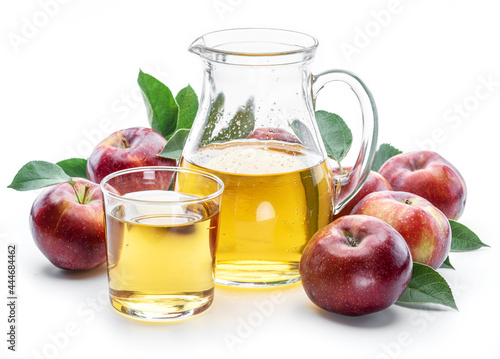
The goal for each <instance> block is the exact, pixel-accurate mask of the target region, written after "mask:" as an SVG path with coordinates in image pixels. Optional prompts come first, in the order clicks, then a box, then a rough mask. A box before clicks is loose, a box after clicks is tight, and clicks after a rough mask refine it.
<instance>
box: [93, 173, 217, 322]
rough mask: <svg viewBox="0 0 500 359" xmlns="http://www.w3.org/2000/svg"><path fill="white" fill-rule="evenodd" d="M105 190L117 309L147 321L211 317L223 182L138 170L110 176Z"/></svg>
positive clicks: (110, 272)
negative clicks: (197, 315) (205, 313)
mask: <svg viewBox="0 0 500 359" xmlns="http://www.w3.org/2000/svg"><path fill="white" fill-rule="evenodd" d="M200 182H203V184H202V185H199V183H200ZM171 183H172V188H170V184H171ZM181 186H182V187H183V188H182V191H179V188H180V187H181ZM169 188H170V189H169ZM102 189H103V195H104V200H105V203H104V205H105V217H106V220H105V223H106V239H107V241H106V242H107V243H106V244H107V266H108V279H109V290H110V298H111V303H112V306H113V307H114V308H115V309H116V310H118V311H119V312H120V313H123V314H125V315H128V316H131V317H135V318H139V319H146V320H169V319H180V318H185V317H190V316H193V315H196V314H199V313H202V312H203V311H205V310H206V309H207V308H208V307H209V306H210V305H211V303H212V300H213V294H214V268H215V250H216V247H217V242H218V223H219V212H220V194H221V192H222V189H223V184H222V182H221V181H220V180H219V179H217V178H215V177H214V176H211V175H209V174H204V173H201V172H199V171H189V170H185V169H178V168H174V167H139V168H137V169H131V170H125V171H120V172H115V173H114V174H112V175H110V176H108V177H106V178H105V179H104V180H103V182H102Z"/></svg>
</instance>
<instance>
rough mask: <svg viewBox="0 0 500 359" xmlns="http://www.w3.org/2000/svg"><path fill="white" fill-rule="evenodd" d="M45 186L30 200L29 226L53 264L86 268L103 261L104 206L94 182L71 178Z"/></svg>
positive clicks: (70, 268) (104, 246)
mask: <svg viewBox="0 0 500 359" xmlns="http://www.w3.org/2000/svg"><path fill="white" fill-rule="evenodd" d="M74 181H75V182H76V183H75V185H74V186H75V187H74V189H73V186H72V185H71V184H69V183H61V184H58V185H55V186H51V187H49V188H47V189H45V190H44V191H43V192H42V193H41V194H40V195H39V196H38V197H37V198H36V199H35V202H34V203H33V206H32V207H31V213H30V229H31V234H32V236H33V239H34V240H35V243H36V245H37V246H38V248H39V249H40V250H41V251H42V253H43V254H44V255H45V256H46V257H47V258H48V259H49V261H50V262H52V264H54V265H55V266H56V267H59V268H62V269H68V270H88V269H92V268H95V267H98V266H100V265H101V264H103V263H104V262H105V261H106V244H105V234H104V209H103V203H102V195H101V189H100V187H99V185H98V184H96V183H93V182H91V181H88V180H86V179H83V178H74Z"/></svg>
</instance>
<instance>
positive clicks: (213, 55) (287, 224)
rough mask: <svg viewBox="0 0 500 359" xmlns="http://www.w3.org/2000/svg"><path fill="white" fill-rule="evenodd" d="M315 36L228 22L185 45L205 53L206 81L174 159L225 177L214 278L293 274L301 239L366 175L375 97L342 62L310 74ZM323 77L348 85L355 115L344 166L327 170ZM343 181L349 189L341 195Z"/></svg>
mask: <svg viewBox="0 0 500 359" xmlns="http://www.w3.org/2000/svg"><path fill="white" fill-rule="evenodd" d="M317 46H318V42H317V40H316V39H315V38H313V37H311V36H308V35H305V34H302V33H298V32H294V31H287V30H277V29H233V30H223V31H217V32H212V33H209V34H207V35H204V36H202V37H200V38H198V39H197V40H195V41H194V42H193V43H192V44H191V46H190V48H189V50H190V51H191V52H193V53H195V54H197V55H199V56H200V57H201V59H202V61H203V67H204V81H203V89H202V93H201V96H200V107H199V110H198V113H197V115H196V119H195V122H194V124H193V127H192V129H191V132H190V134H189V137H188V140H187V142H186V145H185V147H184V150H183V153H182V158H181V166H183V167H187V168H194V169H201V170H204V171H208V172H211V173H213V174H215V175H216V176H218V177H220V178H221V179H222V180H223V181H224V185H225V191H224V194H223V198H222V210H221V216H220V236H219V245H218V250H217V265H216V282H218V283H220V284H226V285H235V286H250V287H254V286H272V285H284V284H289V283H293V282H296V281H298V280H299V279H300V277H299V261H300V256H301V253H302V251H303V249H304V247H305V246H306V244H307V242H308V241H309V239H310V238H311V237H312V236H313V235H314V233H316V231H317V230H318V229H320V228H322V227H324V226H326V225H327V224H328V223H330V221H331V219H332V215H333V213H334V212H337V211H339V210H340V209H341V208H342V207H343V206H344V205H345V203H346V202H347V201H348V200H349V199H350V198H352V196H353V195H354V194H355V192H356V191H357V190H358V189H359V188H360V187H361V185H362V184H363V182H364V180H365V178H366V176H367V175H368V172H369V169H370V167H371V163H372V160H373V155H374V150H375V143H376V135H377V115H376V109H375V105H374V102H373V99H372V97H371V94H370V92H369V91H368V90H367V89H366V87H365V86H364V85H363V83H362V82H361V81H360V80H359V79H357V78H356V77H355V76H353V75H351V74H349V73H347V72H345V71H340V70H332V71H327V72H324V73H322V74H320V75H316V76H314V75H313V74H312V73H311V70H310V65H311V62H312V60H313V58H314V54H315V51H316V48H317ZM331 81H343V82H346V83H347V84H348V85H349V86H350V87H351V88H352V90H353V91H354V92H355V94H356V96H357V97H358V99H359V102H360V105H361V109H362V115H363V116H362V119H363V130H362V134H361V136H362V138H361V146H360V152H359V155H358V157H357V160H356V163H355V164H354V166H353V169H352V171H351V172H350V173H349V174H348V175H343V176H334V175H332V171H331V169H330V166H329V160H328V157H327V155H326V152H325V148H324V145H323V141H322V139H321V136H320V133H319V131H318V127H317V124H316V121H315V117H314V103H315V99H316V97H317V95H318V93H319V91H320V90H321V88H323V87H324V86H325V85H326V84H327V83H328V82H331ZM354 179H355V180H354ZM353 181H355V182H356V183H354V184H353V183H352V182H353ZM347 183H349V186H348V188H349V190H351V191H352V193H351V194H350V195H349V196H347V198H346V199H345V200H343V201H342V202H339V201H338V195H339V193H340V189H341V188H342V185H343V184H347ZM346 188H347V186H346Z"/></svg>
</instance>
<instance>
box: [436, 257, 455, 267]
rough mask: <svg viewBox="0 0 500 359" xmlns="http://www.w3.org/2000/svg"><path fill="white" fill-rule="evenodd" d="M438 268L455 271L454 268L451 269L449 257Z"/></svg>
mask: <svg viewBox="0 0 500 359" xmlns="http://www.w3.org/2000/svg"><path fill="white" fill-rule="evenodd" d="M439 268H446V269H455V267H453V265H452V264H451V262H450V256H448V257H446V259H445V260H444V262H443V264H441V267H439Z"/></svg>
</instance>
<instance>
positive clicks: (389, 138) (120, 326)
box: [0, 0, 500, 359]
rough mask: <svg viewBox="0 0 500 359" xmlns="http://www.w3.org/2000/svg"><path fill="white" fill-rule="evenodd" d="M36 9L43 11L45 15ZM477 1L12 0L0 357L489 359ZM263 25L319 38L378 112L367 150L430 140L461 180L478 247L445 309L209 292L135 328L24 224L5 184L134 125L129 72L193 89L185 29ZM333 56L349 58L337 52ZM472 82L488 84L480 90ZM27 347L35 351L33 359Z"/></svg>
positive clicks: (491, 40) (487, 164)
mask: <svg viewBox="0 0 500 359" xmlns="http://www.w3.org/2000/svg"><path fill="white" fill-rule="evenodd" d="M44 4H45V5H44ZM492 4H494V2H493V1H481V0H478V1H457V0H453V1H452V0H446V1H439V2H436V1H430V0H427V1H409V0H401V1H397V0H396V1H390V0H384V1H381V0H376V1H373V0H372V1H366V0H365V1H355V2H354V1H353V2H348V1H315V0H310V1H307V2H306V1H290V0H287V1H285V0H279V1H264V0H254V1H249V0H196V1H175V2H174V1H169V2H167V1H162V0H156V1H155V0H141V1H130V0H128V1H127V0H108V1H96V0H87V1H79V2H68V1H62V0H60V1H55V0H52V1H49V0H39V1H35V0H26V1H16V2H12V1H9V2H7V1H3V2H2V3H1V5H0V24H1V25H0V26H1V30H0V35H1V37H0V51H1V55H0V61H1V64H2V66H1V68H0V73H1V81H0V97H1V102H0V119H1V124H2V132H1V133H2V140H1V141H0V146H1V149H0V153H1V154H2V163H3V167H2V170H1V178H0V192H1V198H2V206H1V207H0V212H1V214H0V218H1V220H0V221H1V222H0V223H1V224H0V256H1V257H0V265H1V267H0V343H1V344H0V357H1V358H40V357H43V358H72V359H80V358H89V357H95V358H103V357H110V358H134V357H136V356H141V357H148V358H159V357H162V358H166V357H173V356H183V357H184V356H186V357H194V356H195V355H197V356H200V357H204V358H212V357H214V358H215V357H220V358H224V357H245V358H250V357H256V356H261V357H262V356H265V357H271V356H273V357H285V356H288V357H292V358H298V357H308V358H313V357H315V356H316V357H317V356H320V355H321V356H323V355H327V356H328V357H337V358H346V357H350V358H379V359H381V358H420V357H429V358H438V357H443V356H446V357H448V358H465V357H477V358H498V357H500V344H499V340H498V331H497V330H496V328H497V327H496V325H497V323H498V321H499V320H500V310H499V305H498V298H499V295H500V291H499V289H498V288H499V286H498V277H499V266H498V262H499V259H500V257H499V244H498V234H496V233H497V227H498V203H499V201H500V198H499V196H498V189H497V182H498V178H499V175H500V173H499V170H498V160H499V158H498V157H499V154H500V151H499V150H498V125H496V126H495V122H498V120H499V113H500V46H499V42H498V35H499V34H500V22H499V21H498V9H497V8H495V7H493V5H492ZM248 26H250V27H254V26H262V27H277V28H286V29H292V30H298V31H303V32H306V33H308V34H311V35H313V36H315V37H317V38H318V40H319V41H320V47H319V49H318V52H317V56H316V60H315V62H314V64H313V70H314V72H316V73H317V72H320V71H323V70H326V69H328V68H343V69H348V70H351V71H353V72H355V73H356V74H358V75H359V76H360V77H361V78H362V79H363V80H364V81H365V82H366V83H367V84H368V86H369V87H370V89H371V90H372V92H373V94H374V96H375V99H376V102H377V105H378V110H379V115H380V136H379V143H383V142H390V143H392V144H393V145H394V146H396V147H398V148H400V149H402V150H404V151H413V150H419V149H423V148H432V149H434V150H436V151H437V152H439V153H440V154H441V155H442V156H444V157H445V158H446V159H448V160H449V161H450V162H452V163H453V164H454V165H455V166H456V167H458V168H459V170H460V171H461V173H462V174H463V176H464V177H465V179H466V182H467V184H468V195H469V196H468V203H467V207H466V210H465V214H464V215H463V217H462V218H461V222H462V223H464V224H466V225H467V226H469V227H470V228H472V229H473V230H474V231H475V232H476V233H477V234H478V235H479V236H480V238H481V239H482V240H483V241H484V242H486V243H489V244H491V245H492V248H489V249H481V250H478V251H475V252H469V253H452V254H451V261H452V263H453V264H454V266H455V268H456V270H455V271H453V270H440V272H441V274H442V275H443V276H444V277H445V278H446V279H447V280H448V282H449V283H450V285H451V287H452V289H453V292H454V294H455V298H456V302H457V304H458V307H459V309H460V311H459V312H456V311H453V310H450V309H447V308H443V307H433V308H432V310H418V309H413V308H406V307H402V306H392V307H391V308H389V309H387V310H385V311H382V312H379V313H375V314H372V315H368V316H364V317H359V318H348V317H342V316H337V315H334V314H330V313H327V312H324V311H322V310H319V309H317V308H316V307H315V306H314V305H313V304H312V303H311V302H310V301H309V300H308V299H307V297H306V295H305V293H304V291H303V289H302V287H301V286H300V284H299V285H295V286H292V287H289V288H281V289H277V290H234V289H228V288H223V287H217V290H216V299H215V302H214V304H213V306H212V308H211V309H210V311H209V312H207V313H206V314H204V315H202V316H201V317H198V318H196V319H192V320H188V321H184V322H179V323H174V324H166V325H148V324H142V323H139V322H135V321H131V320H127V319H126V318H123V317H121V316H120V315H118V314H116V313H115V312H114V311H113V310H112V309H111V308H110V306H109V304H108V301H107V298H106V284H107V283H106V275H105V269H104V267H101V268H100V269H97V270H94V271H92V272H88V273H68V272H64V271H61V270H59V269H57V268H55V267H53V266H52V265H51V264H50V263H49V262H48V261H47V260H46V259H45V257H44V256H43V255H42V254H41V253H40V252H39V251H38V249H37V248H36V247H35V245H34V243H33V241H32V239H31V235H30V232H29V228H28V214H29V210H30V207H31V204H32V202H33V200H34V199H35V197H36V196H37V195H38V194H39V193H40V191H33V192H26V193H20V192H15V191H13V190H10V189H7V188H6V187H7V185H8V184H9V183H10V181H11V180H12V178H13V176H14V175H15V173H16V172H17V170H18V169H19V168H20V167H21V166H22V165H23V164H24V163H26V162H28V161H30V160H35V159H38V160H47V161H53V162H57V161H59V160H62V159H65V158H69V157H72V156H77V157H87V156H88V155H89V154H90V151H91V149H92V147H93V146H94V145H95V144H96V143H97V142H98V141H99V140H100V139H102V138H104V137H105V136H107V135H108V134H110V133H111V132H113V131H114V130H118V129H122V128H126V127H130V126H147V125H148V123H147V119H146V112H145V108H144V105H143V103H142V99H141V98H140V97H139V96H138V94H139V92H138V87H137V85H136V79H137V73H138V71H139V68H141V69H143V70H144V71H146V72H149V73H151V74H153V75H154V76H156V77H158V78H159V79H160V80H162V81H163V82H164V83H166V84H167V85H168V86H169V87H170V88H171V89H172V90H173V92H174V93H176V92H177V91H178V90H180V89H181V88H182V87H184V86H186V85H187V84H188V83H189V84H191V85H192V86H193V88H194V89H195V90H196V91H197V93H198V94H199V90H200V84H201V76H202V72H201V71H202V70H201V64H200V61H199V59H198V58H197V57H196V56H195V55H193V54H190V53H188V52H187V47H188V45H189V44H190V43H191V42H192V41H193V40H194V39H195V38H196V37H198V36H199V35H202V34H204V33H206V32H209V31H212V30H218V29H223V28H231V27H248ZM346 49H349V50H350V51H351V52H349V51H347V50H346ZM484 83H489V84H490V85H488V86H485V85H484ZM8 243H14V244H17V246H18V273H17V285H18V287H17V289H18V295H19V301H18V308H17V309H18V311H17V320H18V329H17V330H18V333H17V337H18V338H17V339H18V343H17V349H18V351H17V352H16V353H11V352H9V351H7V349H6V347H7V343H6V339H7V335H6V332H7V311H6V309H7V307H6V303H7V299H6V297H7V274H6V266H7V264H6V261H7V252H6V249H7V244H8ZM2 298H3V299H2ZM38 355H39V356H38Z"/></svg>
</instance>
